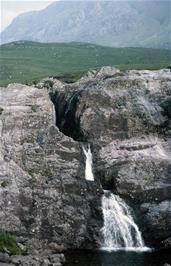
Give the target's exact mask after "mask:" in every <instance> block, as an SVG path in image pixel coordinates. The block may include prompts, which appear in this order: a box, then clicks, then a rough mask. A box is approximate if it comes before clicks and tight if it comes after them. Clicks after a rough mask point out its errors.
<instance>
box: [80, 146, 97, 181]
mask: <svg viewBox="0 0 171 266" xmlns="http://www.w3.org/2000/svg"><path fill="white" fill-rule="evenodd" d="M82 148H83V152H84V154H85V156H86V166H85V178H86V180H89V181H94V175H93V171H92V164H93V157H92V153H91V149H90V145H88V151H86V149H85V148H84V146H83V147H82Z"/></svg>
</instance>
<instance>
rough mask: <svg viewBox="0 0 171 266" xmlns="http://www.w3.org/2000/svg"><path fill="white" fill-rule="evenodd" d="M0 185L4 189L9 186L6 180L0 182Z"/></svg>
mask: <svg viewBox="0 0 171 266" xmlns="http://www.w3.org/2000/svg"><path fill="white" fill-rule="evenodd" d="M0 185H1V187H3V188H5V187H7V186H8V185H9V181H8V180H4V181H2V182H1V184H0Z"/></svg>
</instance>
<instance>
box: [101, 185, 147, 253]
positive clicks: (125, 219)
mask: <svg viewBox="0 0 171 266" xmlns="http://www.w3.org/2000/svg"><path fill="white" fill-rule="evenodd" d="M102 210H103V217H104V226H103V228H102V235H103V239H104V241H103V248H104V249H108V250H117V249H119V250H120V249H126V250H137V251H146V250H148V248H147V247H145V245H144V242H143V239H142V236H141V232H140V231H139V228H138V226H137V225H136V224H135V222H134V220H133V217H132V216H131V209H130V207H129V206H128V205H127V204H126V203H125V202H124V201H123V200H122V199H121V198H120V197H119V196H118V195H114V194H112V193H111V192H110V191H107V190H105V191H104V195H103V197H102Z"/></svg>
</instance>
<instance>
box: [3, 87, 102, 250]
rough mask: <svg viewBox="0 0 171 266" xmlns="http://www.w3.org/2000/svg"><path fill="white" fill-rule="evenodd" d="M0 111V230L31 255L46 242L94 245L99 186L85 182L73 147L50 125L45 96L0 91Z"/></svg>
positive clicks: (22, 89) (98, 224) (30, 91)
mask: <svg viewBox="0 0 171 266" xmlns="http://www.w3.org/2000/svg"><path fill="white" fill-rule="evenodd" d="M0 107H1V108H2V113H1V115H0V134H1V140H0V206H1V207H0V229H1V230H5V231H10V232H14V233H15V234H16V235H17V236H18V241H19V242H21V243H22V242H23V243H25V242H26V244H27V246H28V247H29V249H30V250H31V251H32V252H34V250H35V249H39V248H41V246H42V245H43V244H44V245H45V244H48V243H51V242H55V243H57V244H64V246H67V247H69V246H70V247H81V246H82V247H84V246H89V245H91V246H92V245H96V241H97V239H98V234H99V227H101V222H102V221H101V220H100V219H98V217H99V215H100V210H99V206H100V192H99V184H98V183H93V184H88V182H87V181H86V180H85V177H84V157H83V153H82V149H81V147H80V145H79V144H78V142H75V141H74V140H73V139H71V138H69V137H67V136H65V135H64V134H63V133H61V132H59V130H58V129H57V127H56V126H55V125H54V122H53V119H54V118H53V115H54V114H53V104H52V102H51V101H50V99H49V96H48V93H47V91H46V90H39V89H37V88H33V87H28V86H24V85H18V84H16V85H10V86H9V87H8V88H1V89H0ZM38 239H39V240H40V241H38Z"/></svg>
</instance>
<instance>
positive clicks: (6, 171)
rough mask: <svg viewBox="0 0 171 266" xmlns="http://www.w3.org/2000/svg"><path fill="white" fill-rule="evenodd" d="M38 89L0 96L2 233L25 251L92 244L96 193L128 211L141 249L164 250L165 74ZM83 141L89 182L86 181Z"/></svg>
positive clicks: (167, 207)
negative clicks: (113, 196) (112, 197)
mask: <svg viewBox="0 0 171 266" xmlns="http://www.w3.org/2000/svg"><path fill="white" fill-rule="evenodd" d="M37 87H38V88H35V87H28V86H24V85H19V84H16V85H10V86H8V87H7V88H1V89H0V93H1V94H0V96H1V97H0V121H1V124H0V132H1V142H0V206H1V207H0V228H1V230H5V231H9V232H14V233H15V234H16V235H17V237H18V238H17V240H18V241H19V242H20V243H22V244H24V245H26V246H27V247H28V249H29V250H30V252H34V250H39V249H42V248H44V247H48V248H50V247H54V246H55V245H63V246H64V247H72V248H84V247H95V246H98V245H99V243H100V228H101V227H102V214H101V208H100V206H101V202H100V201H101V194H102V188H101V185H102V186H103V188H106V189H111V190H113V191H114V192H115V193H117V194H119V195H120V196H121V197H122V198H124V199H125V200H126V201H127V202H128V203H129V204H130V205H131V206H132V207H133V209H134V211H135V214H136V217H137V223H138V225H139V226H140V228H141V231H142V234H143V237H144V239H145V241H146V243H147V244H148V245H151V246H157V247H163V248H166V247H167V248H168V247H170V244H169V243H170V237H171V223H170V221H171V156H170V155H171V138H170V133H171V75H170V72H169V70H160V71H133V70H132V71H127V72H120V71H119V70H117V69H115V68H111V67H104V68H102V69H101V70H99V71H90V72H89V73H88V74H87V75H86V76H84V77H82V78H81V79H80V80H79V81H77V82H76V83H74V84H65V83H62V82H60V81H59V80H56V79H53V78H50V79H45V80H43V81H42V82H40V83H39V84H38V85H37ZM48 94H49V95H48ZM83 142H84V145H86V144H85V143H90V145H91V149H92V153H93V160H94V175H95V182H88V181H86V180H85V176H84V169H85V158H84V154H83V151H82V148H81V145H82V143H83Z"/></svg>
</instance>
